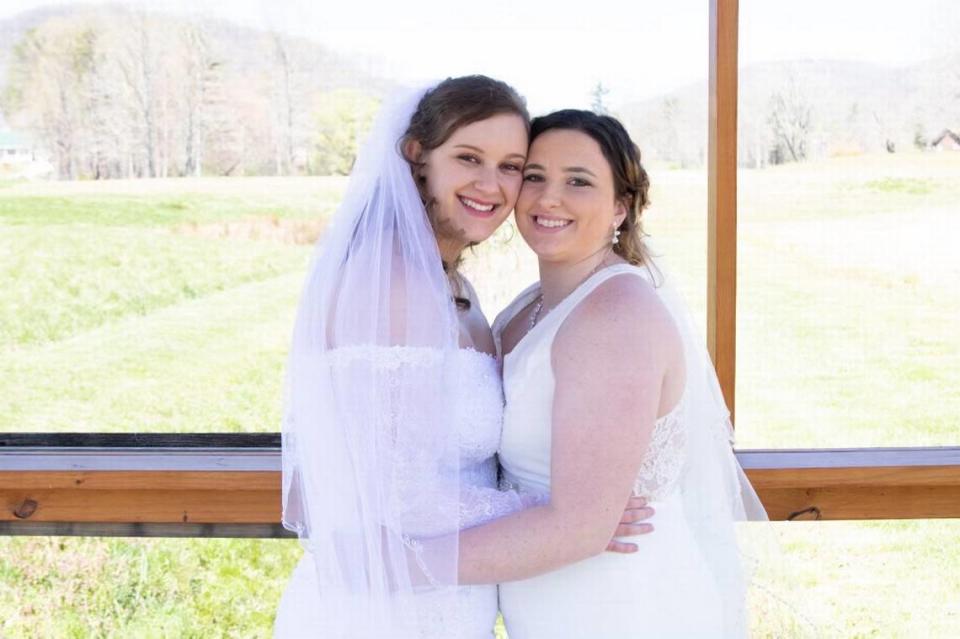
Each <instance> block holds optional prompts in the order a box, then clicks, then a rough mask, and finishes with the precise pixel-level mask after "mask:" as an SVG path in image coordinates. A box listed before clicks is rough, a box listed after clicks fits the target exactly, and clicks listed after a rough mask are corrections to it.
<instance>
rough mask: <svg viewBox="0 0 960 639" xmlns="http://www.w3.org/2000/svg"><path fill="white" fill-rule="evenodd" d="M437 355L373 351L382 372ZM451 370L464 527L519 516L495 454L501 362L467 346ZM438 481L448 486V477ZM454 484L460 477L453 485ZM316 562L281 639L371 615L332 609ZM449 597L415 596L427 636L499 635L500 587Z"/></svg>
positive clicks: (305, 563) (292, 586)
mask: <svg viewBox="0 0 960 639" xmlns="http://www.w3.org/2000/svg"><path fill="white" fill-rule="evenodd" d="M334 352H335V351H334ZM430 355H431V353H430V352H429V351H427V349H418V348H376V349H371V352H370V353H367V356H369V357H373V358H376V359H377V360H378V366H383V367H393V368H397V369H400V370H402V367H403V366H407V365H415V364H416V360H417V359H418V358H422V357H424V356H430ZM451 365H452V366H453V367H454V368H455V370H453V371H451V373H452V374H451V375H449V379H451V380H456V383H454V384H451V387H450V388H446V389H443V392H442V393H441V392H439V391H438V397H442V396H444V395H445V396H446V398H448V399H449V402H450V403H449V405H450V406H451V419H452V420H453V421H454V422H455V427H456V431H457V433H458V435H459V437H458V442H459V443H458V445H459V457H460V468H459V469H452V470H451V471H450V472H452V473H459V481H460V487H461V488H460V489H461V493H462V498H461V499H460V504H459V508H460V522H461V527H462V528H465V527H470V526H475V525H477V524H481V523H483V522H485V521H488V520H490V519H493V518H496V517H499V516H502V515H505V514H508V513H510V512H514V511H515V510H519V509H520V507H521V504H520V502H519V499H518V497H517V495H516V494H515V493H508V492H500V491H498V490H496V485H497V462H496V459H495V457H494V454H495V453H496V451H497V446H498V445H499V443H500V428H501V423H502V418H503V393H502V390H501V384H500V370H499V365H498V363H497V361H496V360H495V359H494V358H493V357H491V356H489V355H487V354H486V353H482V352H478V351H475V350H472V349H468V348H463V349H460V350H459V351H458V352H457V354H456V357H455V358H454V359H453V361H452V363H451ZM438 480H439V481H443V478H442V477H439V478H438ZM454 480H455V479H454V478H453V477H451V478H450V479H449V481H454ZM425 532H429V531H425ZM312 563H313V558H312V557H311V555H310V553H309V552H308V551H305V552H304V555H303V558H302V559H301V560H300V562H299V563H298V564H297V567H296V569H295V570H294V572H293V575H292V577H291V579H290V582H289V583H288V585H287V588H286V590H285V592H284V594H283V598H282V600H281V602H280V607H279V610H278V611H277V617H276V621H275V626H274V633H275V636H276V637H278V638H279V637H291V638H292V637H297V638H300V637H324V636H325V635H324V629H325V628H326V624H327V623H328V622H329V617H330V615H338V616H340V617H341V618H342V617H343V616H347V617H351V616H353V617H354V618H355V619H356V620H357V622H358V623H357V625H358V627H359V621H360V620H362V618H363V615H364V612H365V611H364V610H363V609H362V606H358V608H357V609H356V610H328V609H326V608H325V606H324V599H323V597H322V593H320V592H319V589H318V587H317V582H316V576H315V573H314V569H313V565H312ZM449 594H450V593H449V592H448V591H445V589H443V588H440V589H437V588H426V589H423V591H422V592H420V593H418V594H416V595H414V596H416V597H418V598H420V601H419V603H418V606H417V608H418V609H420V610H425V611H427V614H429V615H430V619H429V620H428V621H426V622H425V623H423V624H422V627H425V628H427V629H428V630H427V631H426V632H425V633H424V635H423V636H424V637H425V638H427V637H429V638H430V639H445V638H447V637H451V638H452V637H463V639H480V638H490V637H492V636H493V627H494V624H495V623H496V618H497V587H496V586H495V585H484V586H460V587H457V588H456V593H455V597H453V598H451V597H449ZM423 598H434V599H436V605H435V606H431V605H430V604H429V602H428V601H424V599H423ZM451 600H453V601H455V602H456V605H455V606H454V608H451V607H450V606H449V602H450V601H451ZM351 625H352V624H351ZM451 629H459V630H453V631H452V630H451ZM358 632H361V631H360V630H358ZM357 636H363V635H362V634H360V635H357Z"/></svg>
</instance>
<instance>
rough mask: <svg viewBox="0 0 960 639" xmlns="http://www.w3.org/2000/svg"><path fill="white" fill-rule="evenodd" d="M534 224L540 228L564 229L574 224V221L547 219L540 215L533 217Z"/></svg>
mask: <svg viewBox="0 0 960 639" xmlns="http://www.w3.org/2000/svg"><path fill="white" fill-rule="evenodd" d="M533 222H534V224H536V225H537V226H539V227H542V228H545V229H562V228H564V227H566V226H570V225H571V224H573V220H561V219H557V218H545V217H541V216H539V215H534V216H533Z"/></svg>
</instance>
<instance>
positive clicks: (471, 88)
mask: <svg viewBox="0 0 960 639" xmlns="http://www.w3.org/2000/svg"><path fill="white" fill-rule="evenodd" d="M503 113H513V114H516V115H519V116H520V117H521V118H523V121H524V124H526V126H527V130H529V128H530V114H529V113H527V106H526V103H525V102H524V99H523V98H522V97H520V94H519V93H517V91H516V90H515V89H514V88H513V87H511V86H510V85H508V84H507V83H505V82H501V81H500V80H494V79H493V78H488V77H487V76H485V75H467V76H462V77H458V78H447V79H446V80H444V81H443V82H441V83H440V84H438V85H436V86H435V87H433V88H432V89H430V90H429V91H427V92H426V93H425V94H424V96H423V97H422V98H421V99H420V102H419V103H418V104H417V109H416V111H415V112H414V114H413V116H412V117H411V118H410V126H408V127H407V130H406V132H405V133H404V134H403V137H402V138H401V139H400V152H401V154H402V155H403V157H404V158H405V159H406V160H407V162H409V163H410V170H411V171H412V173H413V177H414V180H416V183H417V188H418V189H419V190H420V197H421V198H422V199H423V201H424V204H425V206H426V209H427V216H428V217H429V219H430V224H431V225H432V226H433V229H434V232H439V228H438V225H439V222H438V220H437V219H436V216H435V215H434V211H433V209H434V205H435V201H434V200H433V198H432V197H431V196H430V194H429V191H428V188H427V181H426V176H424V175H423V172H422V169H423V166H424V164H423V162H421V161H420V158H419V157H415V158H414V157H409V156H408V155H407V146H408V143H409V142H411V141H416V142H419V143H420V148H421V149H422V150H423V151H431V150H433V149H435V148H437V147H439V146H440V145H441V144H443V143H444V142H446V141H447V140H448V139H450V136H451V135H453V133H454V132H455V131H456V130H457V129H459V128H460V127H463V126H466V125H468V124H473V123H474V122H480V121H481V120H486V119H487V118H491V117H493V116H495V115H500V114H503ZM460 262H461V256H459V255H458V256H457V258H456V259H455V260H454V261H453V262H452V263H449V264H448V263H444V265H443V267H444V270H445V271H446V272H447V274H448V275H449V277H450V281H451V284H452V285H453V290H454V293H455V295H458V297H456V298H455V299H456V301H457V305H458V306H459V307H461V308H463V307H465V306H466V307H467V308H469V301H468V300H466V299H465V298H463V297H459V292H460V289H461V286H460V282H459V276H458V274H457V268H458V267H459V265H460Z"/></svg>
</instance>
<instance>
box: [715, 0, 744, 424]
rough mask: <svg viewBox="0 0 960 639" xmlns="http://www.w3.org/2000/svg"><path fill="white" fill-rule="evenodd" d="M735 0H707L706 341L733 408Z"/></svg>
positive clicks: (735, 161) (735, 157) (735, 253)
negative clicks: (708, 40)
mask: <svg viewBox="0 0 960 639" xmlns="http://www.w3.org/2000/svg"><path fill="white" fill-rule="evenodd" d="M738 11H739V1H738V0H710V96H709V101H710V113H709V118H710V123H709V131H710V137H709V143H708V157H709V159H708V169H707V170H708V174H707V191H708V202H707V234H708V238H707V344H708V346H709V348H710V355H711V357H713V364H714V366H715V367H716V369H717V377H718V378H719V379H720V386H721V388H722V389H723V396H724V398H725V399H726V401H727V406H729V407H730V413H731V416H732V415H733V411H734V385H735V381H736V345H737V71H738V68H737V20H738Z"/></svg>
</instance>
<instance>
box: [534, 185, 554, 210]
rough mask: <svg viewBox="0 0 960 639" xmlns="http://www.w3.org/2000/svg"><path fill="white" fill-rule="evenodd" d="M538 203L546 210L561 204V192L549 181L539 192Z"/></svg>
mask: <svg viewBox="0 0 960 639" xmlns="http://www.w3.org/2000/svg"><path fill="white" fill-rule="evenodd" d="M537 205H538V206H539V207H540V208H541V209H543V210H544V211H549V210H550V209H555V208H557V207H558V206H560V194H559V193H558V191H557V189H556V188H554V187H553V186H551V185H550V183H549V182H548V183H546V184H543V185H542V186H541V188H540V190H539V193H537Z"/></svg>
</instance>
